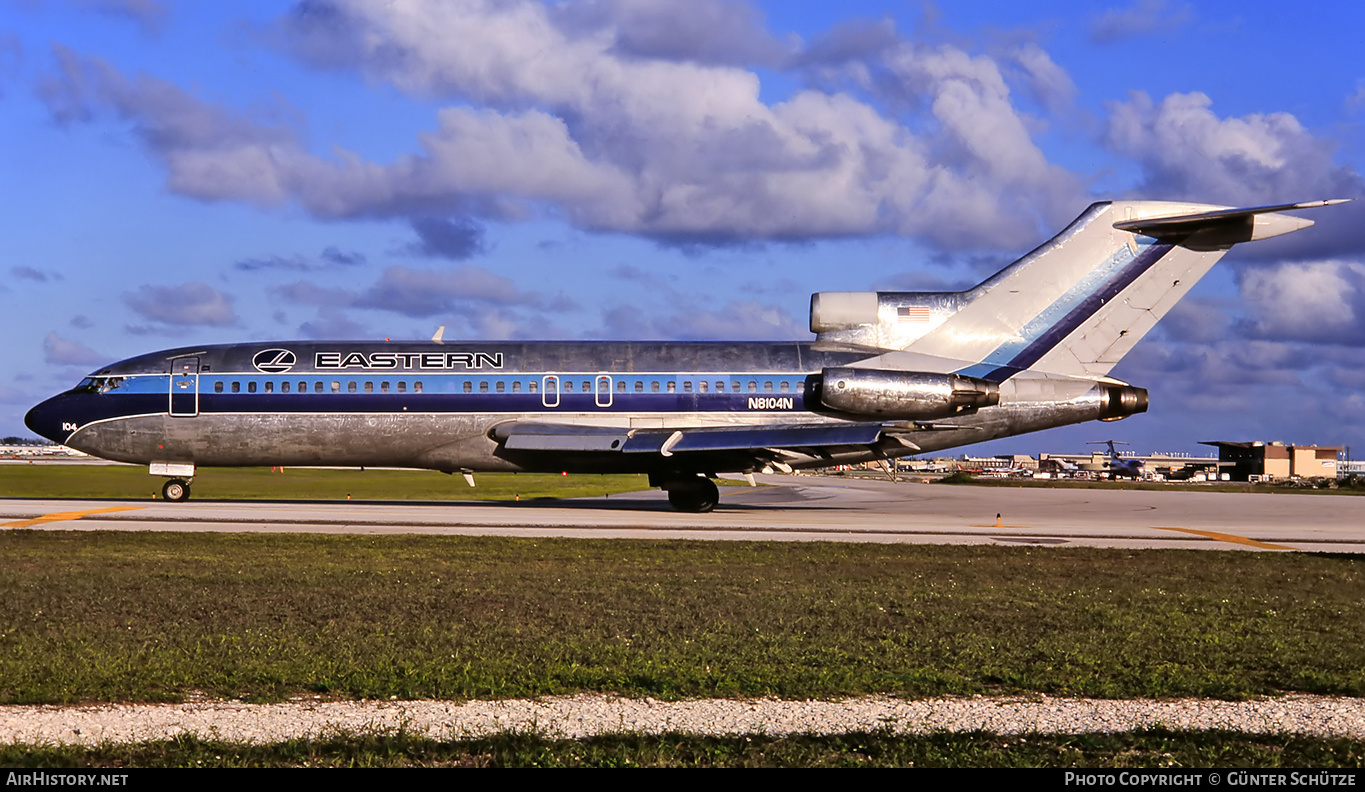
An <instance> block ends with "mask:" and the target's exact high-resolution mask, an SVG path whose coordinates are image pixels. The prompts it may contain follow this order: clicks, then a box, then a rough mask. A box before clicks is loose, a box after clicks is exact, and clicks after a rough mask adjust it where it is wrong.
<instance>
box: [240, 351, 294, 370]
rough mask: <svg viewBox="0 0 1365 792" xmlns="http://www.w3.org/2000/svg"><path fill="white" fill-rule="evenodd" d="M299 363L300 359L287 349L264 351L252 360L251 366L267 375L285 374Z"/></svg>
mask: <svg viewBox="0 0 1365 792" xmlns="http://www.w3.org/2000/svg"><path fill="white" fill-rule="evenodd" d="M298 362H299V359H298V358H297V357H295V356H294V353H293V352H290V351H289V350H287V349H264V350H261V351H260V352H257V353H256V356H255V357H253V358H252V359H251V365H253V366H255V367H256V370H257V371H264V372H265V373H267V374H283V373H284V372H286V371H288V370H289V369H291V368H293V367H294V364H295V363H298Z"/></svg>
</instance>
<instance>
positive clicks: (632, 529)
mask: <svg viewBox="0 0 1365 792" xmlns="http://www.w3.org/2000/svg"><path fill="white" fill-rule="evenodd" d="M759 480H760V482H762V483H764V484H767V485H769V486H764V487H760V488H757V489H750V488H747V487H725V488H722V493H721V505H720V507H719V508H717V509H716V511H714V512H712V513H710V514H683V513H679V512H675V511H673V510H672V509H671V508H670V507H669V506H668V503H667V501H666V500H664V498H663V496H662V493H658V492H644V493H631V494H626V495H617V496H613V497H611V498H584V499H578V500H569V501H541V502H537V501H529V502H527V501H524V502H520V503H506V502H501V503H490V502H477V501H468V502H459V501H453V502H397V501H393V502H354V503H352V502H343V503H338V502H319V501H288V502H286V501H209V500H192V501H189V502H186V503H166V502H164V501H129V500H122V501H94V500H44V499H8V500H0V529H18V528H34V529H60V530H130V531H148V530H153V531H232V532H238V531H241V532H277V533H310V532H317V533H367V534H401V533H421V534H450V535H456V534H463V535H470V534H486V535H504V536H565V537H595V538H656V539H664V538H669V539H705V540H757V539H768V540H790V541H844V542H848V541H852V542H902V543H924V544H1008V545H1038V546H1058V545H1076V546H1088V547H1121V548H1175V547H1181V548H1203V549H1223V550H1227V549H1247V550H1271V551H1275V550H1278V551H1285V550H1301V551H1314V552H1351V553H1359V552H1365V498H1362V497H1356V496H1348V495H1317V494H1312V495H1309V494H1303V495H1295V494H1283V493H1281V494H1271V493H1219V492H1183V491H1167V492H1163V491H1137V490H1117V489H1115V490H1106V489H1066V488H1057V489H1035V488H1024V487H1017V488H1016V487H973V486H949V485H933V484H922V483H907V482H900V483H893V482H889V481H875V480H859V479H843V478H820V477H813V476H799V477H792V476H765V477H759Z"/></svg>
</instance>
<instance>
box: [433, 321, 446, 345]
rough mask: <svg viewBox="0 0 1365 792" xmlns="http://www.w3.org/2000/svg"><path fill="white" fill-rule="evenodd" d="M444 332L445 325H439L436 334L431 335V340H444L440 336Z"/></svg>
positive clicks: (440, 341)
mask: <svg viewBox="0 0 1365 792" xmlns="http://www.w3.org/2000/svg"><path fill="white" fill-rule="evenodd" d="M445 334H446V326H445V325H441V326H440V327H438V328H436V335H433V336H432V337H431V340H432V341H434V342H436V343H437V344H441V343H444V342H443V341H442V340H441V336H443V335H445Z"/></svg>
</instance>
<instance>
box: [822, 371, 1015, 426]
mask: <svg viewBox="0 0 1365 792" xmlns="http://www.w3.org/2000/svg"><path fill="white" fill-rule="evenodd" d="M821 377H822V380H823V384H822V387H821V389H820V401H821V403H823V404H824V405H825V406H826V407H828V408H830V409H831V410H838V411H840V412H845V413H853V414H855V415H868V416H874V417H877V418H886V419H892V420H904V421H920V420H925V421H927V420H933V419H936V418H949V417H952V416H954V415H967V414H970V413H974V412H976V411H977V410H979V409H980V408H982V407H992V406H994V405H996V404H999V403H1000V386H999V385H997V384H996V383H994V382H987V381H985V380H981V379H977V378H975V377H964V376H961V375H959V374H933V373H929V372H924V371H886V370H883V369H859V368H827V369H825V370H824V372H823V373H822V375H821Z"/></svg>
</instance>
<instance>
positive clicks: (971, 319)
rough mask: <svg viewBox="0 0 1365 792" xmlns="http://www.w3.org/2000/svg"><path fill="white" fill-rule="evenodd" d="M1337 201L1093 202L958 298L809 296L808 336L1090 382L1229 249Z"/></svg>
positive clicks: (1280, 230)
mask: <svg viewBox="0 0 1365 792" xmlns="http://www.w3.org/2000/svg"><path fill="white" fill-rule="evenodd" d="M1343 202H1344V201H1343V200H1332V201H1314V202H1311V203H1300V204H1284V205H1281V206H1261V207H1250V208H1245V209H1232V208H1227V207H1221V206H1208V205H1204V204H1184V203H1169V202H1163V201H1117V202H1104V203H1097V204H1094V205H1092V206H1091V207H1090V208H1089V209H1087V210H1086V211H1085V213H1084V214H1082V215H1081V216H1080V217H1079V218H1077V219H1076V220H1075V222H1073V223H1072V224H1071V225H1070V226H1068V227H1067V228H1066V229H1065V230H1064V231H1062V232H1061V233H1060V234H1058V235H1057V236H1055V237H1053V238H1052V239H1051V240H1049V241H1048V242H1046V243H1045V244H1043V245H1041V246H1040V247H1038V248H1037V249H1036V250H1034V251H1033V252H1031V253H1029V254H1028V255H1027V256H1024V257H1023V258H1021V259H1019V260H1018V261H1016V262H1014V263H1013V264H1010V265H1009V266H1008V267H1005V268H1004V269H1003V270H1001V271H1000V272H998V273H996V274H995V275H993V276H992V277H990V278H989V279H987V280H986V281H984V282H983V283H981V284H980V285H979V286H977V287H975V288H973V289H969V290H967V291H964V292H934V293H914V292H889V293H878V294H860V293H842V292H833V293H829V292H827V293H823V294H817V295H815V296H814V297H813V298H812V301H811V330H812V331H814V332H816V333H818V334H819V342H820V343H824V344H829V345H840V346H852V347H858V348H863V349H870V350H881V351H889V350H906V351H911V352H915V353H919V354H925V355H933V356H936V357H941V358H949V359H953V360H960V361H966V362H968V363H969V365H966V366H965V367H964V368H962V369H960V370H959V372H958V373H961V374H965V375H968V376H974V377H980V378H983V379H988V380H994V381H1002V380H1005V379H1008V378H1009V377H1011V376H1013V375H1014V374H1016V373H1018V372H1020V371H1023V370H1026V369H1031V370H1036V371H1042V372H1047V373H1051V374H1060V375H1065V376H1076V377H1084V378H1086V379H1095V378H1098V377H1102V376H1104V375H1106V374H1108V373H1109V370H1110V369H1112V368H1113V367H1114V365H1115V364H1116V363H1118V362H1119V360H1120V359H1122V358H1123V356H1124V355H1126V354H1127V353H1128V352H1129V350H1131V349H1132V348H1133V345H1134V344H1136V343H1137V342H1138V340H1139V339H1141V338H1142V337H1143V336H1144V335H1146V333H1147V331H1149V330H1151V329H1152V327H1153V326H1154V325H1155V324H1156V323H1157V320H1159V319H1160V318H1161V317H1162V316H1164V315H1165V314H1166V312H1167V311H1169V310H1170V309H1171V307H1172V306H1174V305H1175V304H1176V303H1177V302H1179V301H1180V298H1182V297H1184V296H1185V294H1186V292H1188V291H1189V290H1190V288H1191V287H1192V286H1194V284H1195V283H1196V282H1197V281H1198V280H1199V279H1200V278H1201V277H1203V275H1204V273H1206V272H1208V271H1209V269H1210V268H1211V267H1212V266H1213V265H1214V264H1215V263H1216V262H1217V261H1218V259H1219V258H1221V257H1222V256H1223V254H1224V253H1226V252H1227V251H1228V249H1229V248H1231V247H1232V246H1233V245H1235V244H1237V243H1239V242H1248V241H1252V240H1257V239H1267V238H1269V237H1273V236H1279V235H1281V234H1287V233H1290V232H1292V231H1297V230H1299V229H1302V228H1307V227H1308V226H1311V225H1312V224H1313V222H1312V221H1311V220H1304V219H1301V218H1298V217H1293V216H1290V215H1284V214H1279V212H1281V211H1284V210H1290V209H1310V208H1315V207H1319V206H1328V205H1331V204H1337V203H1343Z"/></svg>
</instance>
